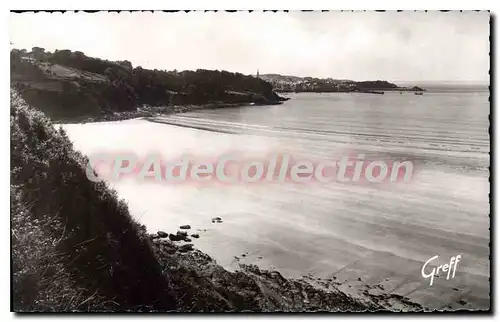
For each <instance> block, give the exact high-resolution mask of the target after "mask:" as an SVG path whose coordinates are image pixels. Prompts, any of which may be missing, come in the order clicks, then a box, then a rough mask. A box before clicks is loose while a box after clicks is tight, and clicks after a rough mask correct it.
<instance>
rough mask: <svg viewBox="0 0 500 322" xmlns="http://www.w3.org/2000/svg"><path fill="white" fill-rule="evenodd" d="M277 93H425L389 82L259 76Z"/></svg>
mask: <svg viewBox="0 0 500 322" xmlns="http://www.w3.org/2000/svg"><path fill="white" fill-rule="evenodd" d="M259 78H260V79H263V80H265V81H266V82H269V83H270V84H271V85H272V86H273V89H274V90H275V91H277V92H295V93H300V92H315V93H323V92H370V91H416V92H420V91H424V89H423V88H420V87H417V86H414V87H400V86H397V85H396V84H392V83H389V82H387V81H381V80H377V81H361V82H356V81H353V80H348V79H333V78H314V77H297V76H288V75H279V74H263V75H259Z"/></svg>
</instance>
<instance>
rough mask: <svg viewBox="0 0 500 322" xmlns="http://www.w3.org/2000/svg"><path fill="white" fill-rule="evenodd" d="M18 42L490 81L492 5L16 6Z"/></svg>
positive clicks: (310, 72) (160, 59) (165, 59)
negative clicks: (461, 8) (266, 8)
mask: <svg viewBox="0 0 500 322" xmlns="http://www.w3.org/2000/svg"><path fill="white" fill-rule="evenodd" d="M10 18H11V19H10V41H11V43H12V44H11V47H12V48H18V49H21V48H25V49H28V50H29V49H31V48H32V47H34V46H39V47H43V48H45V49H46V50H49V51H54V50H55V49H71V50H79V51H82V52H84V53H85V54H86V55H87V56H94V57H100V58H105V59H109V60H129V61H130V62H132V64H133V65H134V67H135V66H142V67H143V68H149V69H155V68H156V69H165V70H174V69H177V70H186V69H190V70H193V69H198V68H202V69H217V70H228V71H232V72H240V73H243V74H255V73H256V71H257V69H258V70H259V71H260V73H261V74H268V73H278V74H283V75H295V76H312V77H321V78H326V77H332V78H338V79H352V80H358V81H359V80H377V79H383V80H388V81H443V80H445V81H471V82H484V83H488V82H489V75H488V70H489V67H490V64H489V61H490V59H489V13H488V12H464V13H460V12H427V13H425V12H408V11H406V12H399V13H398V12H385V13H384V12H338V11H337V12H289V13H285V12H278V13H273V12H266V13H264V12H252V13H248V12H236V13H228V12H217V13H215V12H211V13H204V12H189V13H185V12H178V13H163V12H156V13H151V12H135V13H128V12H127V13H125V12H123V13H107V12H99V13H93V14H90V13H83V12H82V13H64V14H62V13H52V14H51V13H36V14H35V13H22V14H16V13H11V17H10Z"/></svg>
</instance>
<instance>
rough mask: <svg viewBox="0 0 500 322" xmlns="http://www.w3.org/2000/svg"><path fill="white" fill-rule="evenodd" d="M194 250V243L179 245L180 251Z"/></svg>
mask: <svg viewBox="0 0 500 322" xmlns="http://www.w3.org/2000/svg"><path fill="white" fill-rule="evenodd" d="M191 250H193V244H185V245H182V246H180V247H179V252H181V253H186V252H189V251H191Z"/></svg>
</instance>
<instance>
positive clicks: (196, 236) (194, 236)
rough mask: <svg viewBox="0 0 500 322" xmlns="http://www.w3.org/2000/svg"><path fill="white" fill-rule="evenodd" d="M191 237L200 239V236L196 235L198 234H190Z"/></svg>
mask: <svg viewBox="0 0 500 322" xmlns="http://www.w3.org/2000/svg"><path fill="white" fill-rule="evenodd" d="M191 237H193V238H200V235H198V234H192V235H191Z"/></svg>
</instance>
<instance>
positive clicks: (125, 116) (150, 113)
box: [52, 100, 285, 124]
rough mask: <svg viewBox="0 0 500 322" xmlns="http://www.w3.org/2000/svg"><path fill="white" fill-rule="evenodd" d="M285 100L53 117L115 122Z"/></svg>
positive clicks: (73, 121)
mask: <svg viewBox="0 0 500 322" xmlns="http://www.w3.org/2000/svg"><path fill="white" fill-rule="evenodd" d="M283 101H285V100H280V101H276V102H272V103H266V104H256V103H253V102H245V103H207V104H202V105H168V106H144V107H142V108H141V107H139V108H137V110H136V111H126V112H114V113H112V114H104V115H99V116H81V117H77V118H74V117H71V118H56V119H52V122H53V123H54V124H85V123H99V122H114V121H125V120H129V119H135V118H141V117H155V116H159V115H170V114H182V113H188V112H193V111H197V110H215V109H222V108H236V107H243V106H270V105H280V104H282V102H283Z"/></svg>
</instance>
